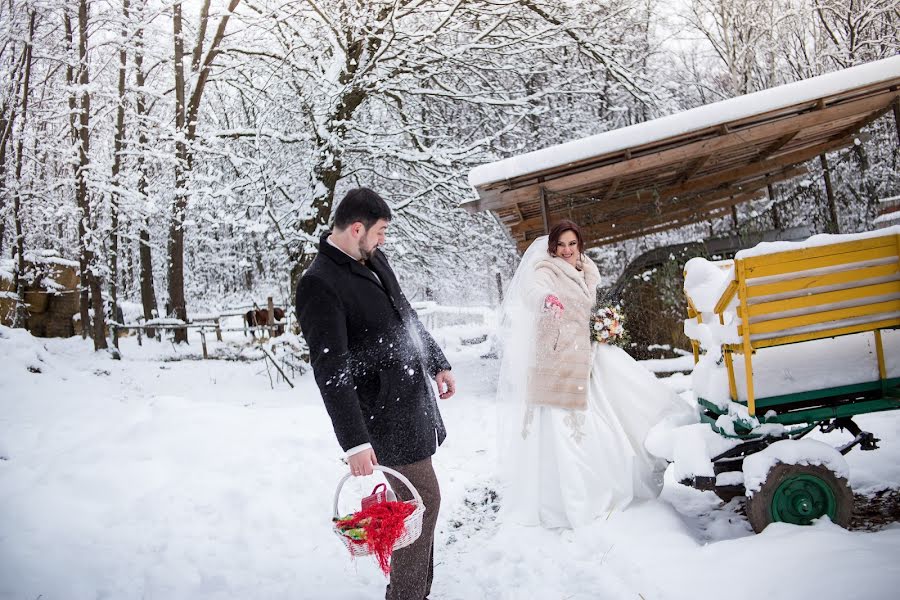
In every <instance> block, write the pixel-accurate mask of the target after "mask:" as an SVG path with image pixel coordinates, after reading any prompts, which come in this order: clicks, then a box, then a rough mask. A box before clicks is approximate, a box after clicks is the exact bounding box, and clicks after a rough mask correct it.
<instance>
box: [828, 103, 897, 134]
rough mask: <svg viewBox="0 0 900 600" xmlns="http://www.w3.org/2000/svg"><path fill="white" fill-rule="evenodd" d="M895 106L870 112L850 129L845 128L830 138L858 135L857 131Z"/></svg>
mask: <svg viewBox="0 0 900 600" xmlns="http://www.w3.org/2000/svg"><path fill="white" fill-rule="evenodd" d="M895 104H896V103H894V104H891V106H885V107H884V108H882V109H879V110H875V111H872V112H871V113H869V114H868V115H866V116H865V117H863V118H862V119H860V120H859V121H856V122H855V123H853V125H851V126H850V127H847V128H846V129H844V130H842V131H839V132H838V133H836V134H834V136H832V137H833V138H839V137H846V136H851V135H855V134H857V133H859V131H860V130H861V129H862V128H863V127H866V126H867V125H870V124H872V123H874V122H875V121H877V120H878V119H879V118H881V117H882V116H883V115H886V114H887V113H888V112H890V110H891V108H892V107H893V106H894V105H895Z"/></svg>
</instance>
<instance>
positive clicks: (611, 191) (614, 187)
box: [600, 177, 622, 202]
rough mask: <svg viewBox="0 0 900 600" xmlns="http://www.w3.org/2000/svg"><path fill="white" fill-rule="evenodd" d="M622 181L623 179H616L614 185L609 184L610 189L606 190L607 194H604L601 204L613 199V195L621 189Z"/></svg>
mask: <svg viewBox="0 0 900 600" xmlns="http://www.w3.org/2000/svg"><path fill="white" fill-rule="evenodd" d="M620 181H622V178H621V177H614V178H613V180H612V183H610V184H609V187H608V188H606V193H604V194H603V198H601V199H600V201H601V202H606V201H608V200H609V199H610V198H612V197H613V194H615V193H616V190H617V189H618V188H619V182H620Z"/></svg>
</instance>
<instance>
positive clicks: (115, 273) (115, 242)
mask: <svg viewBox="0 0 900 600" xmlns="http://www.w3.org/2000/svg"><path fill="white" fill-rule="evenodd" d="M128 8H129V6H128V0H122V45H121V46H120V47H119V81H118V92H119V96H118V100H119V105H118V106H117V107H116V134H115V137H114V139H113V164H112V193H111V194H110V198H109V210H110V216H109V217H110V229H111V231H110V240H109V304H110V312H111V314H112V318H113V320H114V321H118V315H119V310H118V308H119V298H118V286H119V189H120V187H121V185H122V182H121V181H120V180H119V173H120V171H121V170H122V154H123V152H124V150H125V70H126V67H127V66H128V53H127V52H126V50H125V40H126V39H128ZM113 344H114V345H115V346H116V347H118V346H119V339H118V336H116V335H113Z"/></svg>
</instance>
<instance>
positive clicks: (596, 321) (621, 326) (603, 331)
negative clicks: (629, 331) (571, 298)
mask: <svg viewBox="0 0 900 600" xmlns="http://www.w3.org/2000/svg"><path fill="white" fill-rule="evenodd" d="M624 337H625V317H624V316H623V315H622V314H621V313H619V311H618V310H617V309H616V308H614V307H612V306H598V307H596V308H594V310H593V311H591V339H592V340H594V341H595V342H600V343H603V344H611V343H614V342H617V341H619V342H621V341H623V340H624Z"/></svg>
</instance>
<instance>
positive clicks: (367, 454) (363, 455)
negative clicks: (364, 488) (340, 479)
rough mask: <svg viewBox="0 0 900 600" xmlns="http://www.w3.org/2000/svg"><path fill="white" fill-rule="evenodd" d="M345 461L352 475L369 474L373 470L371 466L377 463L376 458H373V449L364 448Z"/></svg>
mask: <svg viewBox="0 0 900 600" xmlns="http://www.w3.org/2000/svg"><path fill="white" fill-rule="evenodd" d="M347 462H349V463H350V472H351V473H352V474H353V476H354V477H361V476H363V475H371V474H372V473H373V472H374V469H372V467H373V466H374V465H377V464H378V459H377V458H375V451H374V450H372V449H371V448H366V449H365V450H361V451H359V452H357V453H356V454H354V455H353V456H351V457H350V458H348V459H347Z"/></svg>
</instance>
